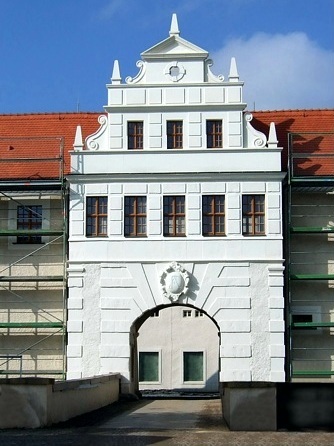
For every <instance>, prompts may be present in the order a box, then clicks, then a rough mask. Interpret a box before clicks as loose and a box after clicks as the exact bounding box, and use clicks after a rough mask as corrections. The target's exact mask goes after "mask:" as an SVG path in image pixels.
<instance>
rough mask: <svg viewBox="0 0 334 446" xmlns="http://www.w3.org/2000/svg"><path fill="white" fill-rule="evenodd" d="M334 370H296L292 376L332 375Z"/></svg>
mask: <svg viewBox="0 0 334 446" xmlns="http://www.w3.org/2000/svg"><path fill="white" fill-rule="evenodd" d="M332 375H334V370H296V371H293V372H292V377H297V376H332Z"/></svg>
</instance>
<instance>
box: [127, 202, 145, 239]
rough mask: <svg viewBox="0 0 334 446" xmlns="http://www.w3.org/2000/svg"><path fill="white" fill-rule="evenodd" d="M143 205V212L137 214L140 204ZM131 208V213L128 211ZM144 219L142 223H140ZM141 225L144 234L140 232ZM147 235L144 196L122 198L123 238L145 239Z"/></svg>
mask: <svg viewBox="0 0 334 446" xmlns="http://www.w3.org/2000/svg"><path fill="white" fill-rule="evenodd" d="M141 201H142V202H143V203H144V206H145V212H139V210H140V202H141ZM130 208H131V211H130ZM141 219H144V223H141ZM142 225H143V226H144V227H145V232H141V230H140V228H141V227H142ZM146 235H147V203H146V197H145V196H126V197H124V236H125V237H146Z"/></svg>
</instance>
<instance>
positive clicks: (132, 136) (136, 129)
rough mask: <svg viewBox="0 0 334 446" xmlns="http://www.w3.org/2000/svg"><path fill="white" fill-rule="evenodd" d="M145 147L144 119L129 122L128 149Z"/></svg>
mask: <svg viewBox="0 0 334 446" xmlns="http://www.w3.org/2000/svg"><path fill="white" fill-rule="evenodd" d="M143 148H144V123H143V121H131V122H128V149H132V150H140V149H143Z"/></svg>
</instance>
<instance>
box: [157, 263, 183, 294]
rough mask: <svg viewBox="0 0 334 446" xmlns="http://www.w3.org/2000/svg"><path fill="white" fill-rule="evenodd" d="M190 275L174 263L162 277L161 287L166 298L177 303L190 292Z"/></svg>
mask: <svg viewBox="0 0 334 446" xmlns="http://www.w3.org/2000/svg"><path fill="white" fill-rule="evenodd" d="M189 279H190V277H189V273H188V271H186V270H185V269H184V268H183V266H181V265H180V264H179V263H177V262H172V263H170V264H169V265H168V267H167V268H166V269H165V270H164V271H163V273H162V274H161V276H160V285H161V288H162V293H163V295H164V297H166V298H167V299H169V300H170V301H171V302H176V301H177V300H178V299H179V298H180V296H181V295H185V294H187V292H188V284H189Z"/></svg>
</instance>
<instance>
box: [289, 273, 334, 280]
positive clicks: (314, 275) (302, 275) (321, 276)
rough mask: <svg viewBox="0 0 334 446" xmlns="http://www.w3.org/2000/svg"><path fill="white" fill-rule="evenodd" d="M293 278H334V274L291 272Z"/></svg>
mask: <svg viewBox="0 0 334 446" xmlns="http://www.w3.org/2000/svg"><path fill="white" fill-rule="evenodd" d="M290 279H291V280H334V274H290Z"/></svg>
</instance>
